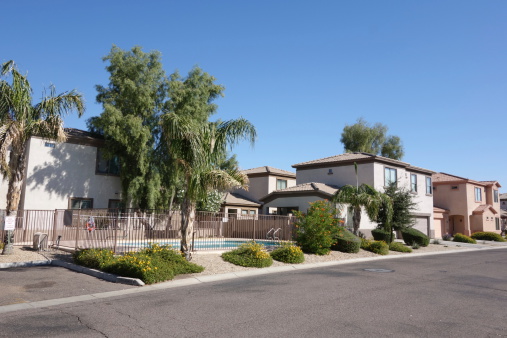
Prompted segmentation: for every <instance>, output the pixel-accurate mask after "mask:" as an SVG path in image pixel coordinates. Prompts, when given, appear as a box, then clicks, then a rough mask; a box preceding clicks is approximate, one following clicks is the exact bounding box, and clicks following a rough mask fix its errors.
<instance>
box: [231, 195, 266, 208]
mask: <svg viewBox="0 0 507 338" xmlns="http://www.w3.org/2000/svg"><path fill="white" fill-rule="evenodd" d="M222 203H223V204H227V205H249V206H255V207H260V206H261V205H262V204H261V203H260V202H259V201H254V200H252V199H249V198H247V197H245V196H243V195H241V194H238V193H232V192H228V193H226V194H225V195H224V198H223V202H222Z"/></svg>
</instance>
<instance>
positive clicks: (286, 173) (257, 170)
mask: <svg viewBox="0 0 507 338" xmlns="http://www.w3.org/2000/svg"><path fill="white" fill-rule="evenodd" d="M243 172H244V173H245V174H247V175H251V174H268V175H269V174H272V175H283V176H290V177H294V178H295V177H296V174H294V173H293V172H290V171H287V170H282V169H277V168H273V167H270V166H263V167H258V168H252V169H246V170H243Z"/></svg>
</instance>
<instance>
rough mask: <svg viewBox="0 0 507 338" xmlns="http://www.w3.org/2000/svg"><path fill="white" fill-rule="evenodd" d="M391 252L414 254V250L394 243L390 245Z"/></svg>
mask: <svg viewBox="0 0 507 338" xmlns="http://www.w3.org/2000/svg"><path fill="white" fill-rule="evenodd" d="M389 250H391V251H398V252H412V249H411V248H410V247H408V246H406V245H405V244H403V243H400V242H392V243H391V244H389Z"/></svg>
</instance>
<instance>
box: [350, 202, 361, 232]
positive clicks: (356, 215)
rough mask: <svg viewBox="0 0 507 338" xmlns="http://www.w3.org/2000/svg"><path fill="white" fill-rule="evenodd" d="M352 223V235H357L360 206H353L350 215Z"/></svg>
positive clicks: (359, 222)
mask: <svg viewBox="0 0 507 338" xmlns="http://www.w3.org/2000/svg"><path fill="white" fill-rule="evenodd" d="M352 223H354V235H356V236H357V232H358V230H359V226H360V225H361V208H359V207H354V214H353V215H352Z"/></svg>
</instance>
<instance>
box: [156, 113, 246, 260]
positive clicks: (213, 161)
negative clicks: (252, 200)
mask: <svg viewBox="0 0 507 338" xmlns="http://www.w3.org/2000/svg"><path fill="white" fill-rule="evenodd" d="M162 128H163V134H164V137H165V141H166V142H167V146H168V153H169V154H170V156H171V157H172V161H173V163H174V169H175V174H179V175H180V177H182V178H183V179H182V181H183V183H182V185H183V186H182V190H183V197H182V200H181V216H182V220H181V228H180V231H181V246H180V250H181V251H182V252H183V253H184V254H185V257H186V258H187V260H189V259H190V247H189V242H190V238H191V236H192V233H193V229H194V220H195V216H196V206H197V201H199V200H202V199H204V198H206V196H207V194H208V193H209V192H210V191H212V190H218V191H225V190H228V189H231V188H234V187H242V188H247V184H248V178H247V176H246V175H245V174H244V173H242V172H241V171H239V170H238V169H237V168H229V169H225V170H224V169H220V167H219V163H220V162H221V161H223V158H224V156H225V154H226V153H227V149H228V147H231V146H232V145H234V144H236V143H237V142H239V141H240V140H243V139H249V140H250V142H251V143H252V144H253V143H254V142H255V137H256V132H255V127H254V126H253V125H252V124H251V123H250V122H248V121H247V120H245V119H242V118H240V119H237V120H230V121H226V122H222V121H218V122H204V123H203V122H202V121H198V120H196V119H193V118H191V117H188V116H184V115H178V114H175V113H168V114H165V115H164V116H163V118H162Z"/></svg>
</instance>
